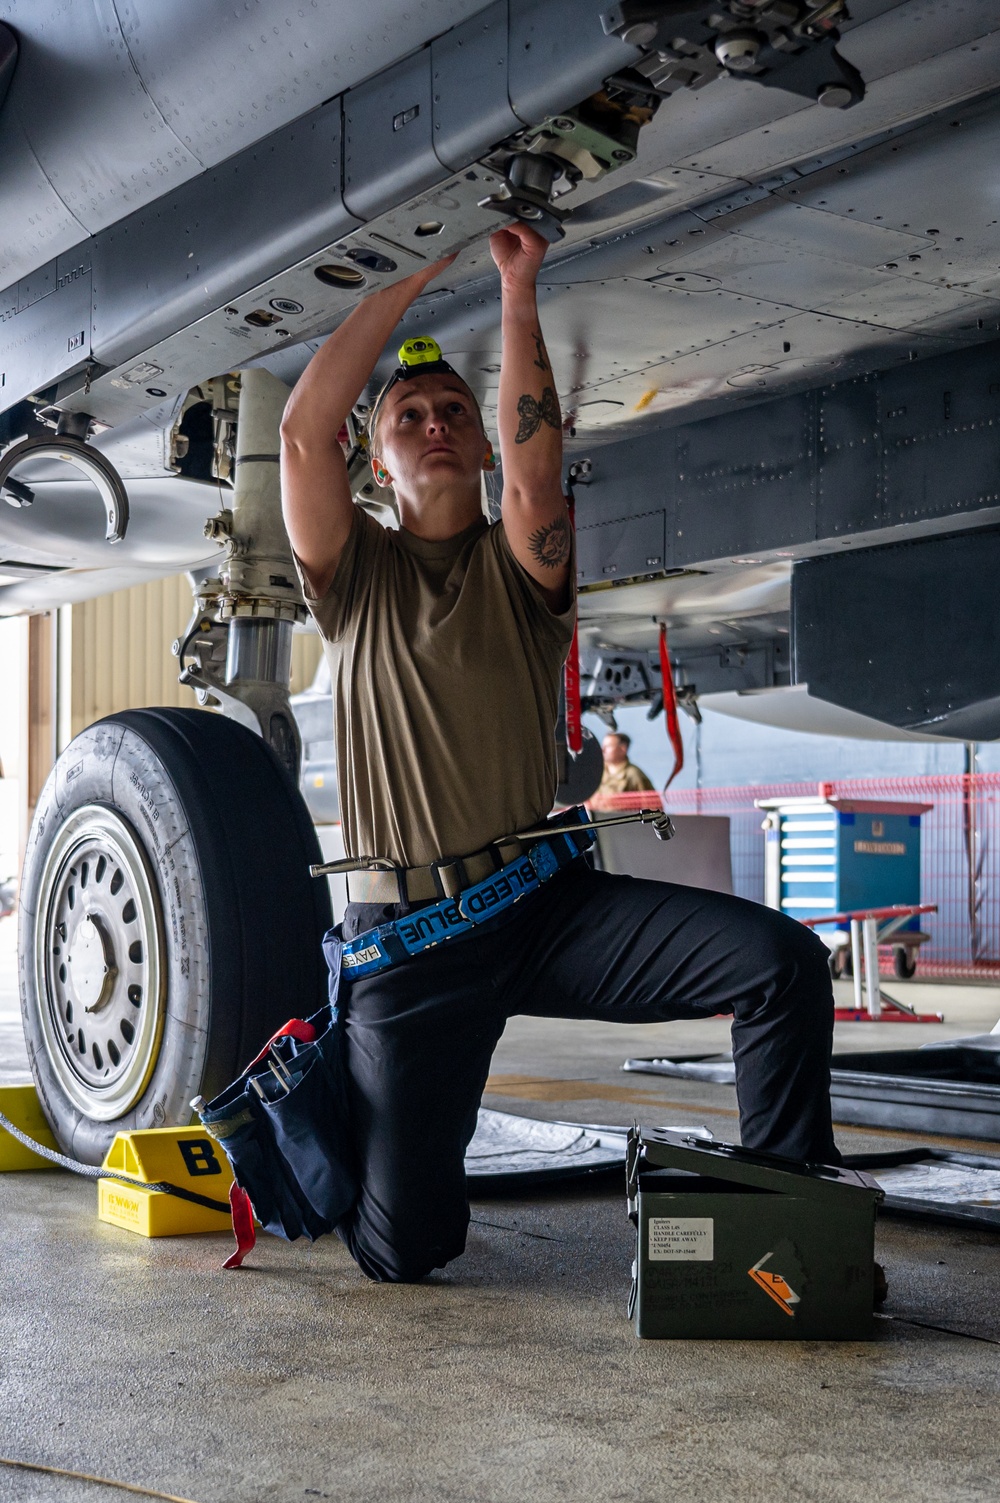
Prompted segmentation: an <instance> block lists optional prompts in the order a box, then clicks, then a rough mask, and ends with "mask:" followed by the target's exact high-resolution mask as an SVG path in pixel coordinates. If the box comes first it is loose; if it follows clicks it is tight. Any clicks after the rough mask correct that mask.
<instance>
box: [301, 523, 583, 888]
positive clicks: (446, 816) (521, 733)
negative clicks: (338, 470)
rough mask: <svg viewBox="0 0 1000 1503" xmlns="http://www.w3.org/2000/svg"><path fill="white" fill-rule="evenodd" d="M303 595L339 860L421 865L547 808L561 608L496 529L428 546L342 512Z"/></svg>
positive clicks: (566, 633)
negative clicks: (328, 692)
mask: <svg viewBox="0 0 1000 1503" xmlns="http://www.w3.org/2000/svg"><path fill="white" fill-rule="evenodd" d="M305 593H306V600H307V603H308V605H309V609H310V610H311V612H312V614H313V616H314V618H315V620H316V624H317V626H318V628H319V631H320V634H321V636H322V638H323V643H324V649H325V652H326V656H327V659H328V660H329V664H330V678H331V684H332V692H333V713H334V734H335V742H336V749H337V778H338V783H339V791H340V808H341V818H342V821H343V832H344V845H345V849H346V851H347V853H348V855H350V856H383V857H388V858H389V859H390V860H392V861H395V862H397V863H398V864H400V865H403V866H424V865H427V864H428V863H430V862H431V861H434V860H437V859H438V858H440V857H450V856H461V855H468V854H469V853H470V852H472V851H476V850H480V849H482V847H483V846H485V845H487V844H488V843H489V842H490V841H491V840H496V839H499V838H500V837H501V836H503V835H509V834H511V833H513V832H514V831H516V830H520V829H527V828H529V827H530V826H531V825H533V824H535V823H537V821H538V820H540V819H542V818H544V817H545V815H547V814H548V813H549V811H550V810H551V808H552V803H553V800H554V796H555V790H556V782H557V761H556V744H555V724H556V717H557V714H558V707H559V688H560V682H561V670H562V665H563V663H564V661H565V658H566V654H567V652H568V650H569V645H570V642H571V641H572V637H573V627H574V622H575V617H576V607H575V603H574V604H572V605H571V606H570V607H569V609H568V610H566V611H565V612H563V613H562V614H556V613H554V612H553V611H552V610H551V609H550V607H549V605H548V603H547V602H546V601H545V599H544V597H543V596H542V594H541V591H540V590H539V588H538V586H537V585H536V584H535V583H534V581H533V580H532V579H531V577H530V575H528V574H527V572H526V571H525V570H524V569H523V568H522V567H521V565H520V564H519V563H518V562H517V560H516V558H515V557H514V555H513V553H512V552H511V549H510V544H509V543H508V541H507V536H506V533H505V532H504V527H503V523H502V522H497V523H494V524H492V525H490V524H489V523H488V522H487V521H486V519H485V518H483V519H482V520H478V521H476V522H475V523H474V524H473V525H472V526H471V527H469V528H467V529H466V530H465V531H464V532H461V533H459V534H458V535H457V536H456V537H452V538H447V539H445V540H443V541H438V542H430V541H428V540H426V539H424V538H419V537H416V536H415V535H414V534H413V533H411V532H407V531H406V530H405V529H403V528H400V529H399V530H398V531H391V530H389V529H387V528H384V527H382V526H381V524H380V523H378V522H376V521H375V520H374V518H372V517H370V516H369V515H368V514H367V513H366V512H364V511H363V510H362V509H361V508H360V507H358V508H357V509H356V511H355V515H354V520H353V523H352V528H351V533H350V536H349V538H348V541H347V544H346V546H345V548H344V551H343V553H342V555H341V558H340V562H339V564H338V567H337V572H336V574H335V575H334V578H333V582H332V584H331V585H330V588H329V590H328V591H327V593H326V595H325V596H323V598H322V599H319V600H316V599H312V598H310V593H309V590H308V588H307V587H306V589H305Z"/></svg>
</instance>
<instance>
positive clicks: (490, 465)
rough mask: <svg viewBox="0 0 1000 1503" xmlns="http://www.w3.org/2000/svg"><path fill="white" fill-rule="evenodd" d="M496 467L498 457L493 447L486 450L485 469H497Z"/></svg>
mask: <svg viewBox="0 0 1000 1503" xmlns="http://www.w3.org/2000/svg"><path fill="white" fill-rule="evenodd" d="M496 467H497V457H496V455H495V454H494V452H493V449H492V448H489V449H487V451H486V458H485V459H484V460H483V469H484V470H495V469H496Z"/></svg>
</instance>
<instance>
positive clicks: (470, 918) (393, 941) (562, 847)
mask: <svg viewBox="0 0 1000 1503" xmlns="http://www.w3.org/2000/svg"><path fill="white" fill-rule="evenodd" d="M596 839H597V831H596V830H595V829H593V828H592V827H590V828H588V827H587V825H586V824H582V825H581V828H580V830H579V832H577V831H576V830H574V831H572V832H568V833H564V834H560V835H551V836H548V837H547V838H545V839H542V840H539V841H538V842H537V843H536V844H535V845H532V846H530V847H529V848H528V850H526V851H525V852H524V853H523V854H522V855H520V856H518V857H517V859H516V860H514V861H509V862H508V863H507V865H506V866H503V867H501V868H500V870H499V871H497V872H494V873H493V875H492V876H491V877H486V878H485V879H484V880H483V881H482V882H477V883H476V885H475V886H474V887H467V888H465V890H464V891H463V892H460V893H457V894H456V895H455V896H454V897H452V898H445V899H443V900H442V901H441V902H439V903H430V904H428V906H427V907H426V908H420V909H418V910H417V911H416V912H415V913H409V914H406V915H405V916H404V917H403V918H398V919H394V920H393V921H392V922H391V923H388V924H379V926H378V928H377V929H366V930H365V932H364V934H359V935H358V936H357V937H356V938H355V939H352V940H350V941H349V942H348V943H347V944H345V945H344V946H343V949H342V950H341V953H340V966H341V971H342V974H343V976H344V978H345V979H346V980H348V981H354V980H360V979H361V978H362V977H364V976H374V975H376V974H377V972H379V971H386V970H388V969H389V967H390V966H394V965H399V964H400V962H401V961H404V960H410V959H411V958H412V957H413V956H414V955H420V954H422V953H423V951H424V950H430V949H432V948H433V947H434V945H440V944H443V943H445V942H446V941H447V940H449V939H457V938H458V936H459V935H460V934H468V933H469V932H470V931H471V930H472V929H475V928H476V926H477V925H478V924H483V923H485V922H486V920H487V919H491V918H493V917H495V915H496V914H498V913H502V912H503V911H504V909H505V908H510V907H511V906H512V905H513V904H514V903H517V902H519V901H520V900H521V898H524V897H527V895H528V894H529V893H532V892H537V891H538V889H539V888H540V887H541V886H542V884H543V883H545V882H548V881H549V880H550V879H551V878H552V877H554V876H555V875H556V873H557V872H559V871H561V870H562V869H563V867H565V866H568V865H569V864H570V862H571V861H574V860H575V859H576V857H577V856H581V855H583V853H584V852H585V851H588V850H589V849H590V847H591V846H592V845H593V844H594V841H595V840H596Z"/></svg>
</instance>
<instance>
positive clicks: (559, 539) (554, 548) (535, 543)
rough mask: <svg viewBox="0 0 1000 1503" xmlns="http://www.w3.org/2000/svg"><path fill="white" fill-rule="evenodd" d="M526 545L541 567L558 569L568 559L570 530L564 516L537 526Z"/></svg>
mask: <svg viewBox="0 0 1000 1503" xmlns="http://www.w3.org/2000/svg"><path fill="white" fill-rule="evenodd" d="M528 547H529V548H530V549H531V552H532V554H533V555H534V557H535V558H536V559H537V560H538V562H539V563H540V564H541V566H542V568H543V569H558V568H560V567H561V566H562V565H563V564H565V563H567V562H568V560H569V550H570V530H569V521H568V519H567V518H566V517H556V519H555V521H554V522H549V523H548V525H547V526H545V527H539V528H538V530H537V531H536V532H533V533H532V534H531V536H530V537H529V539H528Z"/></svg>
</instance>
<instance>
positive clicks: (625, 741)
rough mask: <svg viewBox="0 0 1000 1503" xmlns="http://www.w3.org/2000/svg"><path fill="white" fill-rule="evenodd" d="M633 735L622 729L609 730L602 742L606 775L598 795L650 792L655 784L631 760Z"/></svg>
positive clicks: (602, 779)
mask: <svg viewBox="0 0 1000 1503" xmlns="http://www.w3.org/2000/svg"><path fill="white" fill-rule="evenodd" d="M631 745H632V738H631V736H626V735H625V734H624V733H623V732H622V731H609V732H608V734H607V735H606V736H605V738H604V740H603V741H602V742H601V751H602V752H603V753H604V775H603V777H602V778H601V786H600V788H599V789H598V797H600V796H601V795H602V794H609V793H650V792H652V788H653V785H652V783H651V782H650V781H649V779H648V778H647V776H646V774H645V773H644V772H643V770H642V768H641V767H636V765H635V763H634V762H630V761H629V756H628V749H629V747H630V746H631Z"/></svg>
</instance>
